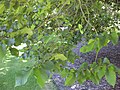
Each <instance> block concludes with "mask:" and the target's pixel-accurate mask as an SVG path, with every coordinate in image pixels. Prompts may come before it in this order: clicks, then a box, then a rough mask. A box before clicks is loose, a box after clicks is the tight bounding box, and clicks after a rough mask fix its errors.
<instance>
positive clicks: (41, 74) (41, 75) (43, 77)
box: [33, 68, 48, 88]
mask: <svg viewBox="0 0 120 90" xmlns="http://www.w3.org/2000/svg"><path fill="white" fill-rule="evenodd" d="M33 70H34V76H35V78H36V79H37V82H38V84H39V86H40V87H41V88H42V87H44V85H45V82H46V81H47V80H48V76H47V74H46V72H45V70H43V69H39V68H34V69H33Z"/></svg>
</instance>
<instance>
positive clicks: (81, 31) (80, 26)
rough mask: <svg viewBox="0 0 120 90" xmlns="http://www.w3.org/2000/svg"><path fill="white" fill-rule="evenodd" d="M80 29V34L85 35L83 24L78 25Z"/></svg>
mask: <svg viewBox="0 0 120 90" xmlns="http://www.w3.org/2000/svg"><path fill="white" fill-rule="evenodd" d="M78 29H79V30H80V33H81V34H83V33H84V32H83V30H82V25H81V24H78Z"/></svg>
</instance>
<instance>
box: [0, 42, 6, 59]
mask: <svg viewBox="0 0 120 90" xmlns="http://www.w3.org/2000/svg"><path fill="white" fill-rule="evenodd" d="M5 55H6V46H5V44H0V59H1V60H2V59H3V58H4V57H5Z"/></svg>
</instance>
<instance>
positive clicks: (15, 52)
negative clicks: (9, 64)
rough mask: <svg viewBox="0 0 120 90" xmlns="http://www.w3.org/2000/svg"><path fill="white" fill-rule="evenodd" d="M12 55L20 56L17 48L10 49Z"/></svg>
mask: <svg viewBox="0 0 120 90" xmlns="http://www.w3.org/2000/svg"><path fill="white" fill-rule="evenodd" d="M9 50H10V53H11V54H12V55H14V56H19V51H18V50H17V49H16V48H10V49H9Z"/></svg>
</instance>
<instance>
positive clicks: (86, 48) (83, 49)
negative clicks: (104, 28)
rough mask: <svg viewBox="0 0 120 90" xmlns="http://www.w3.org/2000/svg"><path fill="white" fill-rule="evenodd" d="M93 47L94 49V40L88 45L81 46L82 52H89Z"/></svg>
mask: <svg viewBox="0 0 120 90" xmlns="http://www.w3.org/2000/svg"><path fill="white" fill-rule="evenodd" d="M93 49H94V42H91V43H89V44H88V45H86V46H83V47H81V48H80V52H82V53H87V52H90V51H92V50H93Z"/></svg>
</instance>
